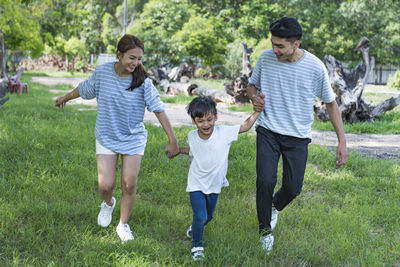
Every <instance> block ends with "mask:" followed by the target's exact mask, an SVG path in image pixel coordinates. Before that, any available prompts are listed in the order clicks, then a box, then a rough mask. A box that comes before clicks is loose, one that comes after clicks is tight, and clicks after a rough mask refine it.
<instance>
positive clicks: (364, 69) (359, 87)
mask: <svg viewBox="0 0 400 267" xmlns="http://www.w3.org/2000/svg"><path fill="white" fill-rule="evenodd" d="M369 48H370V43H369V40H368V38H366V37H364V38H362V40H361V41H360V42H359V44H358V45H357V46H356V47H355V49H354V50H355V51H360V53H361V55H362V61H361V62H360V63H359V64H358V65H357V66H356V67H355V68H353V69H351V70H346V69H345V68H344V67H343V64H342V62H340V61H339V60H337V59H335V58H334V57H333V56H331V55H326V56H325V65H326V68H327V70H328V75H329V78H330V83H331V86H332V89H333V91H334V92H335V94H336V102H337V104H338V106H339V111H340V113H341V115H342V119H343V120H344V121H347V122H349V123H353V122H357V121H373V120H374V119H375V118H376V117H379V116H381V115H383V114H384V113H385V112H386V111H388V110H391V109H393V108H394V107H396V106H397V105H399V102H400V95H399V96H398V97H392V98H391V99H387V100H385V101H383V102H382V103H381V104H379V105H375V104H372V103H369V102H368V101H366V100H364V99H363V97H362V93H363V92H364V88H365V85H366V83H367V79H368V76H369V75H370V73H371V70H372V69H373V67H374V65H375V59H374V58H373V57H369V56H368V52H369ZM314 111H315V114H316V119H318V120H322V121H326V120H329V115H328V111H327V109H326V106H325V103H323V102H321V101H320V100H317V101H316V103H315V105H314Z"/></svg>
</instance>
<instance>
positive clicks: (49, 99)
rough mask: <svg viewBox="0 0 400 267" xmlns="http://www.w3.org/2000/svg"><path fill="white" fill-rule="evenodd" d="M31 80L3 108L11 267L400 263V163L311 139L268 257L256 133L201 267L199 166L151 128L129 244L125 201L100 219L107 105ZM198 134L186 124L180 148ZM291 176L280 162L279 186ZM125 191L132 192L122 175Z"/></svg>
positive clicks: (0, 212)
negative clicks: (123, 231)
mask: <svg viewBox="0 0 400 267" xmlns="http://www.w3.org/2000/svg"><path fill="white" fill-rule="evenodd" d="M23 80H25V81H26V78H25V77H23ZM29 85H30V93H29V95H25V94H24V95H22V96H19V95H10V100H9V101H8V102H7V103H6V104H5V105H4V106H3V107H2V110H1V111H0V117H1V120H0V151H1V153H0V169H1V172H0V192H1V194H0V262H1V263H2V264H1V265H2V266H193V265H194V266H203V265H205V266H399V265H400V249H399V244H400V217H399V214H400V180H399V179H398V178H399V177H400V165H399V163H396V162H394V161H384V160H375V159H372V158H364V157H360V156H359V155H358V154H356V153H351V154H350V157H349V162H348V164H347V165H346V166H344V167H341V168H337V167H336V166H335V164H334V161H335V155H334V153H332V152H330V151H329V150H327V149H326V148H325V147H321V146H318V145H311V146H310V149H309V160H308V164H307V169H306V179H305V182H304V187H303V191H302V193H301V194H300V195H299V196H298V197H297V198H296V199H295V200H294V201H293V203H291V204H290V205H289V206H288V207H287V208H286V209H285V210H283V211H282V212H281V213H280V214H279V220H278V225H277V227H276V229H275V231H274V235H275V246H274V250H273V252H272V253H271V255H270V256H267V255H265V254H264V253H263V251H262V250H261V249H260V246H259V243H258V235H257V216H256V207H255V180H256V172H255V136H254V135H252V134H248V135H246V134H244V135H240V137H239V140H238V141H237V142H234V143H233V144H232V147H231V150H230V156H229V159H230V160H229V169H228V175H227V178H228V180H229V182H230V186H229V187H228V188H225V189H223V191H222V193H221V195H220V199H219V201H218V205H217V208H216V212H215V218H214V219H213V221H212V222H211V223H210V224H209V225H207V227H206V231H205V237H204V238H205V253H206V257H207V259H206V261H205V262H204V263H203V264H202V263H199V264H193V262H192V260H191V258H190V240H188V239H187V238H186V237H185V231H186V228H187V227H188V226H189V224H190V222H191V216H192V212H191V208H190V204H189V197H188V194H187V193H186V192H185V188H186V177H187V172H188V167H189V164H190V162H189V159H188V158H187V157H186V156H183V155H180V156H178V157H177V158H175V159H173V160H168V159H167V158H166V157H165V155H164V152H163V150H164V147H165V145H166V142H167V138H166V136H165V134H164V133H163V131H162V129H161V128H159V127H155V126H151V125H146V128H147V129H148V132H149V134H148V145H147V148H146V152H145V155H144V158H143V161H142V166H141V170H140V174H139V181H138V196H137V201H136V203H135V207H134V209H133V214H132V216H131V220H130V225H131V226H132V229H133V230H134V235H135V241H133V242H131V243H126V244H121V243H120V241H119V239H118V237H117V235H116V233H115V227H116V225H117V223H118V219H119V218H118V214H119V206H118V205H117V206H116V209H115V211H114V217H113V220H112V223H111V226H110V227H108V228H101V227H99V226H98V225H97V223H96V218H97V213H98V211H99V204H100V202H101V199H100V196H99V194H98V192H97V190H98V188H97V174H96V173H97V171H96V170H97V169H96V157H95V152H94V151H95V146H94V142H95V139H94V125H95V117H96V112H95V111H84V112H81V111H78V109H79V106H72V105H70V106H67V108H66V109H65V110H64V111H60V110H58V109H57V108H55V107H54V101H53V97H54V95H53V94H51V93H50V92H49V89H50V87H46V86H43V85H39V84H35V83H30V84H29ZM52 88H53V87H52ZM189 130H190V128H189V127H181V128H176V129H175V133H176V135H177V137H178V139H179V142H180V143H181V144H184V143H185V142H186V141H185V140H186V136H187V133H188V131H189ZM119 169H120V167H119ZM281 172H282V165H281V163H280V164H279V175H278V181H280V180H281V175H280V173H281ZM118 180H119V179H117V181H118ZM278 186H279V185H278ZM115 197H116V198H117V200H120V199H121V194H120V184H119V181H118V182H117V185H116V191H115Z"/></svg>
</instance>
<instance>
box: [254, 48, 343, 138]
mask: <svg viewBox="0 0 400 267" xmlns="http://www.w3.org/2000/svg"><path fill="white" fill-rule="evenodd" d="M303 51H304V54H303V56H302V57H301V58H300V59H299V60H297V61H295V62H286V61H278V59H277V58H276V56H275V54H274V52H273V50H272V49H268V50H265V51H264V52H263V53H262V54H261V55H260V57H259V59H258V60H257V63H256V67H255V68H254V71H253V73H252V75H251V77H250V79H249V82H250V83H251V84H253V85H254V86H255V87H257V89H261V91H262V93H263V94H264V95H265V108H264V111H263V112H262V113H261V115H260V116H259V117H258V119H257V123H256V125H257V126H262V127H264V128H266V129H269V130H271V131H272V132H275V133H278V134H282V135H288V136H294V137H299V138H310V139H311V125H312V122H313V119H314V118H313V112H314V108H313V107H314V103H315V98H316V97H319V98H320V99H321V100H322V101H324V102H326V103H330V102H332V101H334V100H335V94H334V93H333V90H332V88H331V86H330V83H329V76H328V72H327V71H326V68H325V66H324V64H323V63H322V61H321V60H319V59H318V58H317V57H316V56H314V55H313V54H311V53H309V52H308V51H306V50H303Z"/></svg>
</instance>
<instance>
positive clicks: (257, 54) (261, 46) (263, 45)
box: [251, 34, 272, 67]
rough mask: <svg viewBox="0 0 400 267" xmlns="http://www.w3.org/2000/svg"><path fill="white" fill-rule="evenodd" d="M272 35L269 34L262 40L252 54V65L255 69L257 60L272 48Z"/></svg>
mask: <svg viewBox="0 0 400 267" xmlns="http://www.w3.org/2000/svg"><path fill="white" fill-rule="evenodd" d="M270 38H271V35H270V34H269V35H268V37H267V38H263V39H261V40H260V41H259V42H258V43H257V45H256V46H255V47H254V49H253V53H252V54H251V65H252V66H253V67H255V65H256V63H257V59H258V58H259V57H260V55H261V53H262V52H263V51H264V50H267V49H270V48H272V44H271V39H270Z"/></svg>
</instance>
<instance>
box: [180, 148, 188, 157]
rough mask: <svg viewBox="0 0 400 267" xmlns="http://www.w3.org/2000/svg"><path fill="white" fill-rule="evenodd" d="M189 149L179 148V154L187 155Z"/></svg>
mask: <svg viewBox="0 0 400 267" xmlns="http://www.w3.org/2000/svg"><path fill="white" fill-rule="evenodd" d="M189 152H190V147H179V153H180V154H185V155H189Z"/></svg>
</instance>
